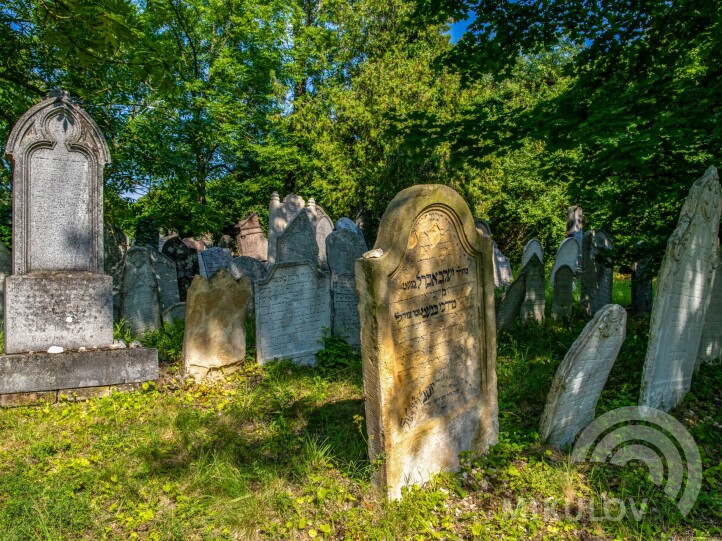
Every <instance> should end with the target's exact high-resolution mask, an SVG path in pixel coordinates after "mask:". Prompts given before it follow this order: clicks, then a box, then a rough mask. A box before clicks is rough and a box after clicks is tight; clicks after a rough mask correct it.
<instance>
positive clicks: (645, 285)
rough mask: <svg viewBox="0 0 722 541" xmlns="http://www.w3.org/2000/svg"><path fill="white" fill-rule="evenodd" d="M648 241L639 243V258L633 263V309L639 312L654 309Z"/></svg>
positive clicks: (642, 312)
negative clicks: (647, 248) (647, 250)
mask: <svg viewBox="0 0 722 541" xmlns="http://www.w3.org/2000/svg"><path fill="white" fill-rule="evenodd" d="M645 251H646V243H644V242H639V243H637V254H636V255H637V260H636V261H635V262H634V263H633V264H632V309H633V310H634V311H635V312H637V313H638V314H646V313H649V312H651V311H652V269H651V257H650V256H649V254H646V253H644V252H645Z"/></svg>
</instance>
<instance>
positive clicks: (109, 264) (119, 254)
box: [103, 224, 128, 321]
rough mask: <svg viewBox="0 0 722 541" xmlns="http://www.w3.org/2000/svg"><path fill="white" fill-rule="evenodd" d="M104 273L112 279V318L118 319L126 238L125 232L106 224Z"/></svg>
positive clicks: (126, 245) (126, 247)
mask: <svg viewBox="0 0 722 541" xmlns="http://www.w3.org/2000/svg"><path fill="white" fill-rule="evenodd" d="M103 235H104V244H103V250H104V252H105V258H104V259H105V261H104V268H105V274H108V275H110V277H111V278H112V279H113V320H114V321H115V320H118V319H120V287H121V285H122V283H123V258H124V257H125V252H127V251H128V239H127V237H126V236H125V234H124V233H123V232H122V231H121V230H120V229H118V228H117V227H115V226H113V225H112V224H106V226H105V228H104V233H103Z"/></svg>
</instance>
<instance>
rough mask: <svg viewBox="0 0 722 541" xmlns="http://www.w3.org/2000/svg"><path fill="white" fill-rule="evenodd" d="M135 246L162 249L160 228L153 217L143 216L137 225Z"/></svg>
mask: <svg viewBox="0 0 722 541" xmlns="http://www.w3.org/2000/svg"><path fill="white" fill-rule="evenodd" d="M135 246H140V247H143V246H150V247H151V248H154V249H156V250H160V228H159V227H158V226H157V225H156V223H155V220H153V218H141V219H140V220H138V223H137V224H136V226H135Z"/></svg>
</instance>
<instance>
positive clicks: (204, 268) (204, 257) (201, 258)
mask: <svg viewBox="0 0 722 541" xmlns="http://www.w3.org/2000/svg"><path fill="white" fill-rule="evenodd" d="M232 260H233V256H232V255H231V251H230V250H229V249H228V248H218V247H217V246H214V247H213V248H207V249H205V250H203V251H202V252H198V271H199V272H200V275H201V276H202V277H203V278H205V279H206V280H208V279H209V278H212V277H213V275H214V274H215V273H217V272H218V271H219V270H221V269H227V268H228V266H229V265H230V264H231V261H232Z"/></svg>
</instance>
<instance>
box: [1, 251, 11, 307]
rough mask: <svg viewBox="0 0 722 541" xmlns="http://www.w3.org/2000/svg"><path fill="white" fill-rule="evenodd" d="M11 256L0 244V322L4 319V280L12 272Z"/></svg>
mask: <svg viewBox="0 0 722 541" xmlns="http://www.w3.org/2000/svg"><path fill="white" fill-rule="evenodd" d="M12 258H13V254H12V253H11V252H10V250H8V249H7V246H5V245H4V244H3V243H2V242H0V321H2V320H3V319H4V318H5V310H4V307H5V278H7V277H8V276H10V275H11V274H12V272H13V259H12Z"/></svg>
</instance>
